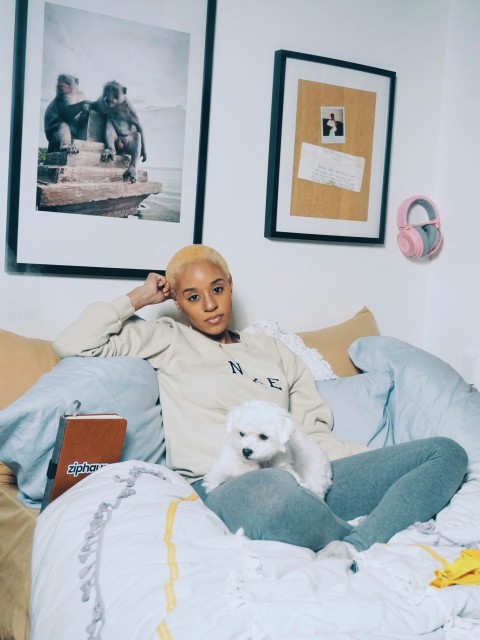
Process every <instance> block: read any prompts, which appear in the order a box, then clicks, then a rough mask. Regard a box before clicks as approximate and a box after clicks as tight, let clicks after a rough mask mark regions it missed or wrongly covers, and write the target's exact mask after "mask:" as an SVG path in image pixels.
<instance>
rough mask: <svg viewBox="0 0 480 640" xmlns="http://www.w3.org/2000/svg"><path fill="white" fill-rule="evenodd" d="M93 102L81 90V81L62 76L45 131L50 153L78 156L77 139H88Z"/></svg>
mask: <svg viewBox="0 0 480 640" xmlns="http://www.w3.org/2000/svg"><path fill="white" fill-rule="evenodd" d="M91 104H92V103H91V102H90V101H89V100H86V99H85V96H84V94H83V93H82V92H81V91H80V89H79V88H78V78H75V76H70V75H67V74H61V75H59V76H58V79H57V94H56V96H55V98H54V99H53V100H52V101H51V102H50V104H49V105H48V107H47V108H46V110H45V119H44V128H45V135H46V137H47V140H48V149H47V151H48V152H49V153H50V152H52V151H66V152H67V153H78V148H77V147H76V146H75V143H74V139H75V138H77V139H78V138H80V137H84V132H85V127H86V125H87V121H88V113H89V111H90V106H91Z"/></svg>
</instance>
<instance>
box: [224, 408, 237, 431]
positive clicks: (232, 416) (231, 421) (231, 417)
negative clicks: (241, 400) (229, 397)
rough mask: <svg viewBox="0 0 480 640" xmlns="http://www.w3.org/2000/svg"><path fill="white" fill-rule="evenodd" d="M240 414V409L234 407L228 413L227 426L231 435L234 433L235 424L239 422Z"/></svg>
mask: <svg viewBox="0 0 480 640" xmlns="http://www.w3.org/2000/svg"><path fill="white" fill-rule="evenodd" d="M239 413H240V409H239V408H238V407H234V408H233V409H231V410H230V411H229V412H228V415H227V422H226V424H225V426H226V430H227V433H231V432H232V431H233V429H234V426H235V423H236V422H237V421H238V414H239Z"/></svg>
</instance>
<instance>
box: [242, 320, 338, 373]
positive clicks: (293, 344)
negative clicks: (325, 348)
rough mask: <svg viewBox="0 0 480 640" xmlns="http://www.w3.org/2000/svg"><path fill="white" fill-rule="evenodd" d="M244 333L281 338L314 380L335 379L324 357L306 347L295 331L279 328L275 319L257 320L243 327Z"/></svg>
mask: <svg viewBox="0 0 480 640" xmlns="http://www.w3.org/2000/svg"><path fill="white" fill-rule="evenodd" d="M243 331H244V332H245V333H252V334H254V335H262V334H263V335H267V336H271V337H273V338H277V339H278V340H281V341H282V342H283V344H285V345H286V346H287V347H289V349H291V350H292V351H293V352H294V353H296V354H297V356H299V357H300V358H301V359H302V360H303V361H304V363H305V364H306V365H307V367H308V368H309V369H310V371H311V372H312V375H313V378H314V380H335V379H336V378H338V376H337V375H336V374H335V373H334V372H333V370H332V367H331V366H330V365H329V363H328V362H327V361H326V360H325V358H324V357H323V356H322V355H321V354H320V353H319V352H318V351H317V350H316V349H312V348H311V347H307V346H306V345H305V343H304V342H303V340H302V339H301V338H300V336H298V335H297V334H296V333H288V332H287V331H283V329H281V328H280V326H279V324H278V322H276V321H275V320H257V321H256V322H254V323H253V324H251V325H249V326H248V327H246V328H245V329H243Z"/></svg>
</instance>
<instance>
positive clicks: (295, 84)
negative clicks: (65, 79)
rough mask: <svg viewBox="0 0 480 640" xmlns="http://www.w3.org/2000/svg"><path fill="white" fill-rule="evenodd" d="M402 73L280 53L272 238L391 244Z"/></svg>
mask: <svg viewBox="0 0 480 640" xmlns="http://www.w3.org/2000/svg"><path fill="white" fill-rule="evenodd" d="M395 77H396V76H395V73H394V72H393V71H386V70H384V69H377V68H373V67H366V66H363V65H358V64H354V63H350V62H344V61H340V60H333V59H330V58H322V57H319V56H313V55H309V54H302V53H296V52H292V51H284V50H280V51H277V52H276V53H275V67H274V86H273V99H272V122H271V132H270V157H269V171H268V184H267V206H266V216H265V237H267V238H286V239H300V240H323V241H334V242H360V243H373V244H381V243H383V241H384V232H385V216H386V202H387V191H388V171H389V161H390V148H391V137H392V121H393V106H394V95H395Z"/></svg>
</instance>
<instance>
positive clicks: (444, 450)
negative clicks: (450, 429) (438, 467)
mask: <svg viewBox="0 0 480 640" xmlns="http://www.w3.org/2000/svg"><path fill="white" fill-rule="evenodd" d="M432 441H433V445H434V449H435V455H436V457H440V458H442V460H443V465H444V468H445V471H447V472H448V475H449V476H450V478H451V479H452V480H457V481H458V484H459V485H460V484H461V482H462V480H463V478H464V476H465V474H466V472H467V467H468V454H467V452H466V451H465V449H464V448H463V447H462V446H461V445H460V444H459V443H458V442H457V441H456V440H453V439H452V438H448V437H445V436H435V437H433V438H432Z"/></svg>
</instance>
